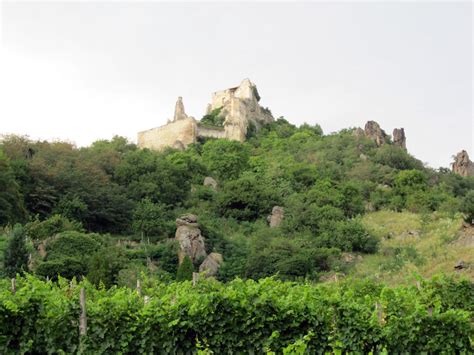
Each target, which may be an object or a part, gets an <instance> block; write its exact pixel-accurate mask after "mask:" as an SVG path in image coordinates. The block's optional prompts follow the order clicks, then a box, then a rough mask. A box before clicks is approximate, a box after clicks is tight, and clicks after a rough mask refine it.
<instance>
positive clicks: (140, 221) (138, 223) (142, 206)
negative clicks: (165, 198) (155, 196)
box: [132, 198, 169, 238]
mask: <svg viewBox="0 0 474 355" xmlns="http://www.w3.org/2000/svg"><path fill="white" fill-rule="evenodd" d="M168 217H169V213H168V212H167V210H166V206H165V205H163V204H158V203H153V202H152V201H151V200H150V199H149V198H145V199H143V200H141V201H140V202H139V203H138V204H137V207H136V209H135V212H134V213H133V222H132V228H133V230H134V231H135V232H136V233H139V234H141V235H142V236H148V237H149V236H155V237H158V238H159V237H163V236H166V235H167V234H168V228H167V220H168Z"/></svg>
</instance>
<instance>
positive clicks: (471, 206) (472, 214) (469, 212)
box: [461, 190, 474, 224]
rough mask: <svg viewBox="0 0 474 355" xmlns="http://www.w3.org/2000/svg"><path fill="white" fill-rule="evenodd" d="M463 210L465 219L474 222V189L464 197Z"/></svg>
mask: <svg viewBox="0 0 474 355" xmlns="http://www.w3.org/2000/svg"><path fill="white" fill-rule="evenodd" d="M461 203H462V205H461V212H463V213H465V221H466V222H468V223H471V224H474V190H471V191H469V192H468V193H467V195H466V196H465V197H464V198H463V199H462V202H461Z"/></svg>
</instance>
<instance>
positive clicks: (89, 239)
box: [46, 231, 100, 260]
mask: <svg viewBox="0 0 474 355" xmlns="http://www.w3.org/2000/svg"><path fill="white" fill-rule="evenodd" d="M98 238H100V236H99V235H98V234H85V233H80V232H74V231H71V232H62V233H59V234H58V235H57V236H56V237H55V238H54V239H52V240H51V241H49V242H48V243H47V244H46V252H47V253H48V254H47V259H48V260H52V259H61V258H64V257H78V258H85V257H88V256H90V255H91V254H93V253H94V252H95V251H96V250H98V249H99V248H100V243H99V242H98V241H97V240H96V239H98Z"/></svg>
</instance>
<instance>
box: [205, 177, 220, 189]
mask: <svg viewBox="0 0 474 355" xmlns="http://www.w3.org/2000/svg"><path fill="white" fill-rule="evenodd" d="M203 185H204V186H208V187H210V188H211V189H213V190H215V189H217V181H216V180H214V179H213V178H212V177H210V176H206V177H205V178H204V183H203Z"/></svg>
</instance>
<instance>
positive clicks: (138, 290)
mask: <svg viewBox="0 0 474 355" xmlns="http://www.w3.org/2000/svg"><path fill="white" fill-rule="evenodd" d="M137 293H138V295H139V296H140V295H141V294H142V286H141V284H140V279H137Z"/></svg>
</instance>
